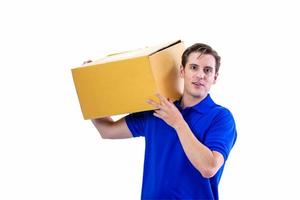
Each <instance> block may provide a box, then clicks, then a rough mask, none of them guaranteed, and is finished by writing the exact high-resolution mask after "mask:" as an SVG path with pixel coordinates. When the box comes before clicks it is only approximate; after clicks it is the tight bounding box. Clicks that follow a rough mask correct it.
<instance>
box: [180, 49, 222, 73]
mask: <svg viewBox="0 0 300 200" xmlns="http://www.w3.org/2000/svg"><path fill="white" fill-rule="evenodd" d="M193 52H199V53H201V54H209V55H212V56H213V57H214V58H215V60H216V66H215V67H216V73H217V72H218V71H219V68H220V65H221V57H220V56H219V55H218V53H217V52H216V51H215V50H214V49H213V48H211V47H210V46H209V45H207V44H203V43H196V44H193V45H192V46H190V47H188V48H187V49H186V50H185V51H184V52H183V54H182V57H181V64H182V67H185V65H186V63H187V60H188V57H189V55H190V54H191V53H193Z"/></svg>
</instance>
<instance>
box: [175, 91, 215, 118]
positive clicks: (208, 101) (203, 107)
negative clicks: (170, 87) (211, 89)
mask: <svg viewBox="0 0 300 200" xmlns="http://www.w3.org/2000/svg"><path fill="white" fill-rule="evenodd" d="M181 100H182V98H180V99H179V100H177V101H175V105H176V107H177V108H179V110H180V111H182V108H181V106H180V102H181ZM213 105H215V102H214V101H213V100H212V98H211V97H210V94H207V96H206V97H205V98H204V99H203V100H202V101H200V102H199V103H197V104H196V105H194V106H192V107H187V108H185V109H184V110H186V109H193V110H196V111H197V112H199V113H202V114H203V113H205V112H207V111H208V110H210V108H211V107H212V106H213Z"/></svg>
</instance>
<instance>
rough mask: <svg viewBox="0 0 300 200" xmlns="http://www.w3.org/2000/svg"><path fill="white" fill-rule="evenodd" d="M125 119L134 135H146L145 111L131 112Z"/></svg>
mask: <svg viewBox="0 0 300 200" xmlns="http://www.w3.org/2000/svg"><path fill="white" fill-rule="evenodd" d="M125 121H126V124H127V126H128V128H129V130H130V132H131V133H132V136H133V137H139V136H145V121H146V119H145V112H138V113H132V114H129V115H127V116H126V117H125Z"/></svg>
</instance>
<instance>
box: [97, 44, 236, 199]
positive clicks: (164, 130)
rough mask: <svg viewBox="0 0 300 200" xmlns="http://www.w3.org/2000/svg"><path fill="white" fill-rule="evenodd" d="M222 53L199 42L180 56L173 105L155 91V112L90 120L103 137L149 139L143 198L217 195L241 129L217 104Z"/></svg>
mask: <svg viewBox="0 0 300 200" xmlns="http://www.w3.org/2000/svg"><path fill="white" fill-rule="evenodd" d="M219 67H220V57H219V55H218V54H217V52H216V51H215V50H213V49H212V48H211V47H210V46H208V45H206V44H201V43H197V44H194V45H192V46H191V47H189V48H187V49H186V50H185V51H184V53H183V55H182V65H181V67H180V76H181V77H182V78H183V79H184V91H183V95H182V98H181V99H180V100H178V101H175V103H174V104H173V103H172V102H171V101H169V100H168V99H167V98H166V97H164V96H161V95H160V94H157V97H158V98H159V100H160V101H159V102H156V101H153V100H148V101H147V102H148V103H149V104H151V105H152V106H153V107H154V108H155V110H154V111H146V112H140V113H134V114H130V115H128V116H126V117H125V118H122V119H120V120H118V121H116V122H114V121H113V120H112V119H111V118H110V117H106V118H100V119H95V120H92V122H93V124H94V125H95V127H96V128H97V129H98V131H99V133H100V134H101V136H102V137H103V138H109V139H119V138H131V137H138V136H143V137H145V146H146V151H145V161H144V175H143V187H142V196H141V198H142V199H171V198H172V199H174V198H179V199H218V198H219V196H218V184H219V181H220V178H221V175H222V172H223V168H224V164H225V161H226V160H227V158H228V155H229V152H230V150H231V148H232V147H233V145H234V143H235V141H236V137H237V133H236V128H235V122H234V119H233V116H232V114H231V113H230V111H229V110H228V109H226V108H224V107H222V106H220V105H217V104H215V103H214V102H213V100H212V99H211V97H210V95H209V90H210V88H211V86H212V85H213V84H215V83H216V81H217V77H218V71H219Z"/></svg>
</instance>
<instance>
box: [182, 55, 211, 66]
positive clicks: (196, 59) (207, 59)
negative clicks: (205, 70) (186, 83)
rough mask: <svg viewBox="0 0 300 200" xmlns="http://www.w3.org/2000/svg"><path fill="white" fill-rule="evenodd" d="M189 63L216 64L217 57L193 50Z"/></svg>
mask: <svg viewBox="0 0 300 200" xmlns="http://www.w3.org/2000/svg"><path fill="white" fill-rule="evenodd" d="M187 64H197V65H200V66H210V67H215V66H216V60H215V58H214V57H213V56H212V55H210V54H201V53H199V52H193V53H191V54H190V55H189V57H188V60H187Z"/></svg>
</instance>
